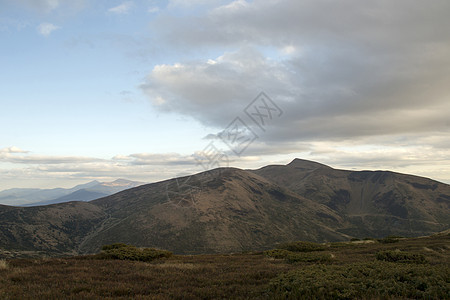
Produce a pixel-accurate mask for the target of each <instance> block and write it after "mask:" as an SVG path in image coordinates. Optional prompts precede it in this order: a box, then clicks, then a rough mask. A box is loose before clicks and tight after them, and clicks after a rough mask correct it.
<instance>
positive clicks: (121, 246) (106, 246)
mask: <svg viewBox="0 0 450 300" xmlns="http://www.w3.org/2000/svg"><path fill="white" fill-rule="evenodd" d="M125 247H132V246H130V245H127V244H124V243H116V244H111V245H104V246H103V247H102V250H103V251H107V250H113V249H120V248H125Z"/></svg>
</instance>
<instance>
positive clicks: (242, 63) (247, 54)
mask: <svg viewBox="0 0 450 300" xmlns="http://www.w3.org/2000/svg"><path fill="white" fill-rule="evenodd" d="M289 72H290V71H289V70H288V69H287V68H285V66H283V64H280V63H279V62H276V61H272V60H270V59H267V58H265V57H264V56H263V55H261V53H259V52H258V51H256V50H255V49H253V48H243V49H241V50H239V51H236V52H227V53H225V54H224V55H222V56H220V57H217V58H214V59H209V60H205V61H193V62H187V63H183V64H181V63H178V64H173V65H157V66H155V67H154V68H153V71H152V72H151V74H150V75H149V76H148V78H147V81H146V83H144V84H143V85H141V88H142V89H143V91H144V92H145V93H146V94H147V95H148V96H149V97H150V99H151V100H152V101H153V103H154V104H155V106H156V107H157V108H158V109H160V110H163V111H171V112H177V113H180V114H185V115H189V116H192V117H194V118H195V119H197V120H200V121H201V122H202V123H204V124H207V125H210V126H216V127H223V126H225V125H227V123H229V122H231V120H233V119H234V118H235V117H236V116H237V115H239V114H240V113H241V112H242V110H243V109H244V108H245V107H246V106H247V104H248V103H250V102H251V101H252V100H253V99H254V98H255V97H256V96H257V94H258V93H259V92H260V91H262V90H265V91H266V92H267V93H269V94H276V95H278V96H279V98H282V97H285V98H288V97H291V98H292V97H293V96H294V95H295V92H296V90H297V89H296V88H295V87H293V86H292V84H291V83H290V78H289V76H290V75H289Z"/></svg>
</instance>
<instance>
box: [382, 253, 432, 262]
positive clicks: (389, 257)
mask: <svg viewBox="0 0 450 300" xmlns="http://www.w3.org/2000/svg"><path fill="white" fill-rule="evenodd" d="M376 258H377V259H378V260H384V261H390V262H399V263H419V264H422V263H425V262H426V259H425V256H424V255H423V254H420V253H411V252H402V251H399V250H385V251H379V252H378V253H377V254H376Z"/></svg>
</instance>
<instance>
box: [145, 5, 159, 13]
mask: <svg viewBox="0 0 450 300" xmlns="http://www.w3.org/2000/svg"><path fill="white" fill-rule="evenodd" d="M147 11H148V12H149V13H150V14H154V13H157V12H159V11H160V9H159V7H157V6H152V7H150V8H149V9H148V10H147Z"/></svg>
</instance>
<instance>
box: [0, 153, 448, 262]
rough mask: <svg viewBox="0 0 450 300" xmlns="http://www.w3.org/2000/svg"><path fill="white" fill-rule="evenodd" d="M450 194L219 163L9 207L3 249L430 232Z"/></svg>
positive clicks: (362, 178) (400, 178) (239, 247)
mask: <svg viewBox="0 0 450 300" xmlns="http://www.w3.org/2000/svg"><path fill="white" fill-rule="evenodd" d="M449 200H450V187H449V186H448V185H445V184H442V183H439V182H436V181H432V180H430V179H426V178H420V177H416V176H410V175H404V174H397V173H392V172H384V171H373V172H369V171H363V172H353V171H343V170H335V169H332V168H330V167H328V166H325V165H322V164H318V163H314V162H309V161H302V160H294V161H293V162H291V163H290V164H288V165H286V166H267V167H264V168H262V169H259V170H253V171H251V170H250V171H245V170H240V169H235V168H223V169H216V170H212V171H207V172H203V173H199V174H196V175H192V176H187V177H181V178H175V179H171V180H166V181H162V182H157V183H153V184H147V185H142V186H139V187H136V188H132V189H128V190H125V191H122V192H119V193H117V194H114V195H111V196H108V197H104V198H101V199H97V200H94V201H90V202H69V203H63V204H54V205H48V206H39V207H21V208H20V207H8V206H0V248H3V249H10V250H11V249H13V250H19V251H44V252H51V253H53V254H55V253H60V254H62V253H66V254H67V253H93V252H97V251H98V249H99V248H100V247H101V245H104V244H112V243H116V242H122V243H128V244H133V245H137V246H142V247H158V248H164V249H167V250H170V251H173V252H175V253H179V254H195V253H229V252H239V251H243V250H264V249H268V248H271V247H273V246H274V245H275V244H276V243H281V242H286V241H292V240H306V241H315V242H329V241H342V240H348V239H350V238H351V237H358V238H363V237H367V236H371V237H377V238H379V237H383V236H387V235H392V234H394V235H403V236H422V235H428V234H431V233H435V232H439V231H443V230H446V229H448V228H449V227H450V226H449V225H450V220H449V216H450V210H449Z"/></svg>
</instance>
